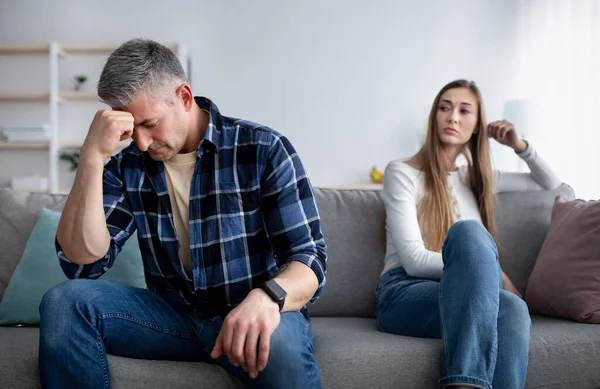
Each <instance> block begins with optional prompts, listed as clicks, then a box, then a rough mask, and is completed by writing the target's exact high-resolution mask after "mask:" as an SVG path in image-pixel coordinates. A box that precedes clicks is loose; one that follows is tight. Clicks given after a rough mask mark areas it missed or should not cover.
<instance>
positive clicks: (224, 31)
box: [0, 0, 600, 193]
mask: <svg viewBox="0 0 600 389" xmlns="http://www.w3.org/2000/svg"><path fill="white" fill-rule="evenodd" d="M518 10H519V2H518V1H517V0H511V1H499V0H471V1H466V0H463V1H443V0H429V1H420V2H415V1H398V0H389V1H384V0H381V1H372V2H366V1H358V0H328V1H327V0H322V1H317V0H307V1H296V2H292V1H278V0H263V1H244V0H232V1H221V2H215V1H191V0H190V1H186V0H180V1H170V2H163V1H160V2H158V1H141V0H135V1H134V0H131V1H115V0H106V1H103V2H99V1H91V0H86V1H77V2H74V1H66V0H57V1H52V2H50V1H43V0H30V1H26V0H24V1H17V0H14V1H8V0H0V43H15V42H17V43H28V42H31V43H39V42H47V41H50V40H57V41H66V42H98V41H99V42H106V41H108V42H121V41H124V40H127V39H129V38H133V37H147V38H153V39H156V40H159V41H162V42H183V43H186V44H187V45H188V46H189V49H190V52H191V55H192V86H193V89H194V91H195V93H196V94H201V95H205V96H208V97H210V98H212V99H213V100H214V101H215V102H216V103H217V104H218V106H219V108H220V109H221V111H222V112H223V113H224V114H226V115H229V116H236V117H242V118H245V119H249V120H253V121H257V122H261V123H263V124H266V125H269V126H271V127H273V128H275V129H277V130H278V131H280V132H282V133H284V134H286V135H287V136H288V137H289V138H290V139H291V140H292V142H293V144H294V145H295V147H296V148H297V150H298V151H299V153H300V155H301V157H302V159H303V161H304V163H305V165H306V168H307V170H308V172H309V175H310V176H311V178H312V181H313V183H314V184H316V185H347V184H359V183H367V182H368V171H369V169H370V167H371V166H372V165H377V166H378V167H380V168H383V167H384V166H385V165H386V164H387V162H389V161H390V160H392V159H395V158H398V157H406V156H409V155H411V154H412V153H414V152H415V151H416V150H417V148H418V143H419V140H420V138H421V136H422V131H423V130H424V128H425V123H426V119H427V114H428V111H429V109H430V105H431V102H432V100H433V98H434V96H435V94H436V93H437V92H438V90H439V89H440V88H441V87H442V86H443V85H444V84H445V83H447V82H448V81H451V80H453V79H456V78H467V79H473V80H475V81H476V82H477V83H478V85H479V86H480V88H481V89H482V92H483V95H484V99H485V102H486V106H487V112H488V119H489V120H495V119H499V118H500V117H501V115H502V113H503V104H504V102H505V101H506V100H507V99H511V98H515V97H519V96H517V95H516V93H517V92H518V91H519V87H518V85H517V84H516V83H517V81H516V77H514V74H515V72H516V70H517V66H518V65H519V64H518V61H517V59H516V56H517V55H518V50H517V47H518V34H519V33H518V22H519V18H518V14H517V12H518ZM96 62H100V63H101V62H102V59H97V60H96ZM2 64H3V62H0V71H1V70H2V67H1V65H2ZM94 66H97V64H96V65H94ZM71 72H74V73H77V72H78V69H72V70H71ZM91 72H99V68H98V69H95V70H91ZM74 73H73V74H74ZM71 76H72V74H66V75H64V76H63V77H64V79H63V81H62V82H63V83H68V82H69V79H70V77H71ZM11 79H13V80H14V77H11ZM3 82H5V81H3V78H1V77H0V89H2V87H3V86H4V85H3V84H2V83H3ZM27 82H28V81H27ZM32 82H33V81H32ZM91 86H93V85H91ZM73 104H75V103H73ZM78 104H79V103H78ZM36 107H37V106H36ZM80 107H81V106H77V105H73V106H68V107H65V108H63V110H64V111H66V112H68V113H67V114H68V115H69V121H70V122H71V123H72V122H74V121H76V120H79V121H80V124H78V125H76V126H75V127H74V128H73V129H71V130H69V131H70V132H69V133H70V134H72V136H74V137H79V138H83V136H84V135H85V131H87V126H88V125H89V121H90V119H91V114H92V113H93V110H94V109H95V107H87V108H85V107H81V108H80ZM84 108H85V109H84ZM86 110H88V111H89V112H88V111H86ZM14 111H16V109H11V112H14ZM11 112H6V111H2V110H0V125H2V122H3V121H6V122H8V121H11V120H14V118H13V119H9V118H8V117H9V116H10V114H11ZM71 126H72V124H71ZM77 134H80V135H77ZM493 150H494V152H495V162H496V166H497V167H499V168H502V169H516V168H517V167H518V164H517V161H516V157H514V155H512V153H511V152H510V150H506V149H505V148H500V147H494V148H493ZM2 155H4V157H3V156H2ZM6 155H7V154H6V152H0V185H1V184H2V180H5V177H7V176H9V173H10V172H9V171H8V170H7V169H6V166H7V165H6V164H7V158H6ZM545 157H546V159H548V160H549V161H550V162H552V160H553V156H552V155H546V156H545ZM576 189H577V188H576ZM599 193H600V192H599Z"/></svg>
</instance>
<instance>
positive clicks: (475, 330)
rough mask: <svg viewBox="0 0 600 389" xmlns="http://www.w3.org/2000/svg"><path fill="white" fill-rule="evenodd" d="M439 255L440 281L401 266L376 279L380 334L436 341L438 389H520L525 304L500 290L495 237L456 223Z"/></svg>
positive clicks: (525, 333)
mask: <svg viewBox="0 0 600 389" xmlns="http://www.w3.org/2000/svg"><path fill="white" fill-rule="evenodd" d="M442 257H443V261H444V271H443V275H442V278H441V280H440V281H439V282H437V281H433V280H428V279H422V278H415V277H411V276H409V275H407V274H406V272H405V271H404V269H403V268H402V267H400V268H395V269H392V270H390V271H388V272H386V273H385V274H384V275H383V276H382V277H381V279H380V280H379V285H378V286H377V321H378V325H379V328H380V329H381V330H382V331H384V332H389V333H393V334H398V335H406V336H414V337H425V338H441V339H442V344H443V351H442V379H441V380H440V385H441V386H442V387H445V386H458V385H464V386H471V387H475V388H484V389H490V388H494V389H517V388H524V387H525V377H526V374H527V361H528V352H529V332H530V328H531V319H530V317H529V312H528V309H527V305H526V304H525V302H524V301H523V300H522V299H520V298H519V297H518V296H516V295H514V294H512V293H510V292H507V291H505V290H503V288H502V273H501V269H500V265H499V263H498V249H497V247H496V244H495V242H494V240H493V238H492V237H491V235H490V234H489V233H488V232H487V230H486V229H485V227H484V226H483V225H482V224H481V223H480V222H477V221H474V220H468V221H460V222H457V223H455V224H454V225H453V226H452V227H451V228H450V230H449V231H448V235H447V237H446V241H445V243H444V247H443V249H442Z"/></svg>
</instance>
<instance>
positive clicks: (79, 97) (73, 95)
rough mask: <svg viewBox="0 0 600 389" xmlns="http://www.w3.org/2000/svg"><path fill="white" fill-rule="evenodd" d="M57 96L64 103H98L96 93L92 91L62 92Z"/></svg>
mask: <svg viewBox="0 0 600 389" xmlns="http://www.w3.org/2000/svg"><path fill="white" fill-rule="evenodd" d="M59 96H60V98H61V99H63V100H65V101H98V102H99V101H100V99H99V97H98V95H97V94H96V92H93V91H83V92H77V91H62V92H60V94H59Z"/></svg>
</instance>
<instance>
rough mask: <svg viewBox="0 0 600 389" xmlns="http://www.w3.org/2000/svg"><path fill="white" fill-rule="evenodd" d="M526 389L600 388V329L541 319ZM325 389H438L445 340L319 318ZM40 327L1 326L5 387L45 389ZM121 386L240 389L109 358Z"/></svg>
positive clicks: (202, 369)
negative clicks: (39, 355)
mask: <svg viewBox="0 0 600 389" xmlns="http://www.w3.org/2000/svg"><path fill="white" fill-rule="evenodd" d="M532 322H533V326H532V330H531V347H530V352H529V357H530V359H529V369H528V373H527V385H526V388H531V389H533V388H536V389H538V388H539V389H542V388H543V389H559V388H560V389H564V388H569V389H590V388H599V387H600V370H599V369H598V366H600V326H597V325H593V324H582V323H576V322H571V321H567V320H561V319H553V318H547V317H542V316H533V318H532ZM312 324H313V333H314V337H315V352H316V358H317V363H318V365H319V369H320V370H321V375H322V377H323V388H325V389H331V388H335V389H337V388H340V389H341V388H365V387H371V388H390V387H392V388H411V389H413V388H414V389H420V388H422V389H438V386H437V381H438V380H439V378H440V374H441V366H440V359H441V352H442V348H441V342H440V341H439V340H435V339H420V338H410V337H404V336H397V335H390V334H385V333H382V332H379V331H377V326H376V322H375V320H374V319H367V318H331V317H318V318H313V319H312ZM38 334H39V330H38V329H37V328H12V327H0V373H1V374H0V388H3V389H13V388H15V389H16V388H24V389H29V388H39V387H40V386H39V381H38V376H39V373H38V368H37V349H38ZM108 360H109V364H110V369H111V379H112V382H113V387H114V388H117V389H118V388H149V389H151V388H165V387H168V388H199V387H208V388H215V389H217V388H218V389H220V388H237V387H240V385H239V382H238V381H236V380H235V379H234V378H232V377H231V376H230V375H229V374H228V373H227V372H225V370H223V369H222V368H220V367H218V366H215V365H209V364H205V363H196V362H170V361H146V360H135V359H129V358H122V357H115V356H112V355H109V358H108Z"/></svg>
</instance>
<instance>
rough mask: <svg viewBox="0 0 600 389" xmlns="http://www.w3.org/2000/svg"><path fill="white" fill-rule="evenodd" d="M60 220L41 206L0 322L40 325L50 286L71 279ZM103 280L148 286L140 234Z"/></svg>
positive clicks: (4, 300)
mask: <svg viewBox="0 0 600 389" xmlns="http://www.w3.org/2000/svg"><path fill="white" fill-rule="evenodd" d="M59 220H60V212H56V211H50V210H48V209H45V208H42V209H41V211H40V215H39V217H38V220H37V222H36V224H35V227H34V228H33V231H32V232H31V235H30V236H29V239H28V241H27V245H26V246H25V251H23V255H22V256H21V261H20V262H19V264H18V265H17V268H16V269H15V272H14V273H13V275H12V277H11V279H10V282H9V283H8V286H7V288H6V291H5V292H4V297H3V298H2V302H0V325H14V324H33V325H35V324H39V323H40V313H39V306H40V302H41V301H42V297H43V296H44V294H45V293H46V292H47V291H48V290H49V289H51V288H52V287H54V286H56V285H58V284H60V283H61V282H63V281H66V280H67V277H66V276H65V274H64V273H63V271H62V269H61V267H60V264H59V262H58V261H59V259H58V256H57V255H56V249H55V246H54V237H55V235H56V229H57V227H58V221H59ZM102 279H103V280H108V281H115V282H120V283H122V284H125V285H130V286H135V287H138V288H146V281H145V279H144V267H143V264H142V256H141V253H140V248H139V244H138V239H137V235H135V236H132V237H130V238H129V240H128V241H127V242H126V243H125V245H124V246H123V250H121V252H120V253H119V256H118V257H117V259H116V260H115V263H114V264H113V267H112V268H110V269H109V270H108V271H107V272H106V273H105V274H104V275H103V276H102Z"/></svg>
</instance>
